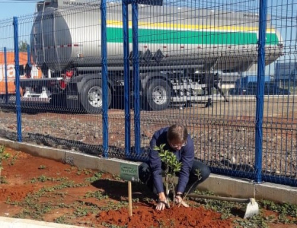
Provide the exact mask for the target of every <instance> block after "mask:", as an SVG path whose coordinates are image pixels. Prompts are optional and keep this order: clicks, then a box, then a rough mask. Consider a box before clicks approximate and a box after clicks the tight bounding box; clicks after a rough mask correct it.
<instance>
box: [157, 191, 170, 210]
mask: <svg viewBox="0 0 297 228" xmlns="http://www.w3.org/2000/svg"><path fill="white" fill-rule="evenodd" d="M166 207H169V205H168V201H167V199H166V196H165V194H164V192H160V193H159V201H158V204H157V206H156V210H157V211H163V210H164V209H165V208H166Z"/></svg>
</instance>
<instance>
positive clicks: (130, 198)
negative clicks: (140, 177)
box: [128, 181, 132, 217]
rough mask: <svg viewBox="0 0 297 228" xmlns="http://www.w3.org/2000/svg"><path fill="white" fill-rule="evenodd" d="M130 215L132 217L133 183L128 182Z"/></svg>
mask: <svg viewBox="0 0 297 228" xmlns="http://www.w3.org/2000/svg"><path fill="white" fill-rule="evenodd" d="M128 214H129V216H130V217H131V216H132V182H131V181H128Z"/></svg>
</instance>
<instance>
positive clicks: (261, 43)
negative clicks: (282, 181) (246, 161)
mask: <svg viewBox="0 0 297 228" xmlns="http://www.w3.org/2000/svg"><path fill="white" fill-rule="evenodd" d="M259 10H260V12H259V40H258V69H257V71H258V72H257V81H258V83H257V95H256V129H255V130H256V134H255V169H256V173H255V182H256V183H260V182H261V181H262V142H263V135H262V123H263V106H264V77H265V39H266V22H267V20H266V17H267V0H260V9H259Z"/></svg>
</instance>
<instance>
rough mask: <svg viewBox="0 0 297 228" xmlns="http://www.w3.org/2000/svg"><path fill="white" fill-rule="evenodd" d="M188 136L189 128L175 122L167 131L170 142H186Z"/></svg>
mask: <svg viewBox="0 0 297 228" xmlns="http://www.w3.org/2000/svg"><path fill="white" fill-rule="evenodd" d="M187 137H188V130H187V128H186V127H185V126H183V125H181V124H173V125H171V126H170V127H169V129H168V132H167V140H168V141H169V142H179V143H182V142H186V141H187Z"/></svg>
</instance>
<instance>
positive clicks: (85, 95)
mask: <svg viewBox="0 0 297 228" xmlns="http://www.w3.org/2000/svg"><path fill="white" fill-rule="evenodd" d="M80 102H81V104H82V106H83V107H84V109H85V111H86V112H87V113H90V114H96V113H101V110H102V104H103V103H102V102H103V100H102V86H101V80H98V79H97V80H89V81H87V82H86V83H85V84H84V85H83V88H82V91H81V93H80ZM110 103H111V92H110V88H109V87H108V102H107V104H108V107H109V106H110Z"/></svg>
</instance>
